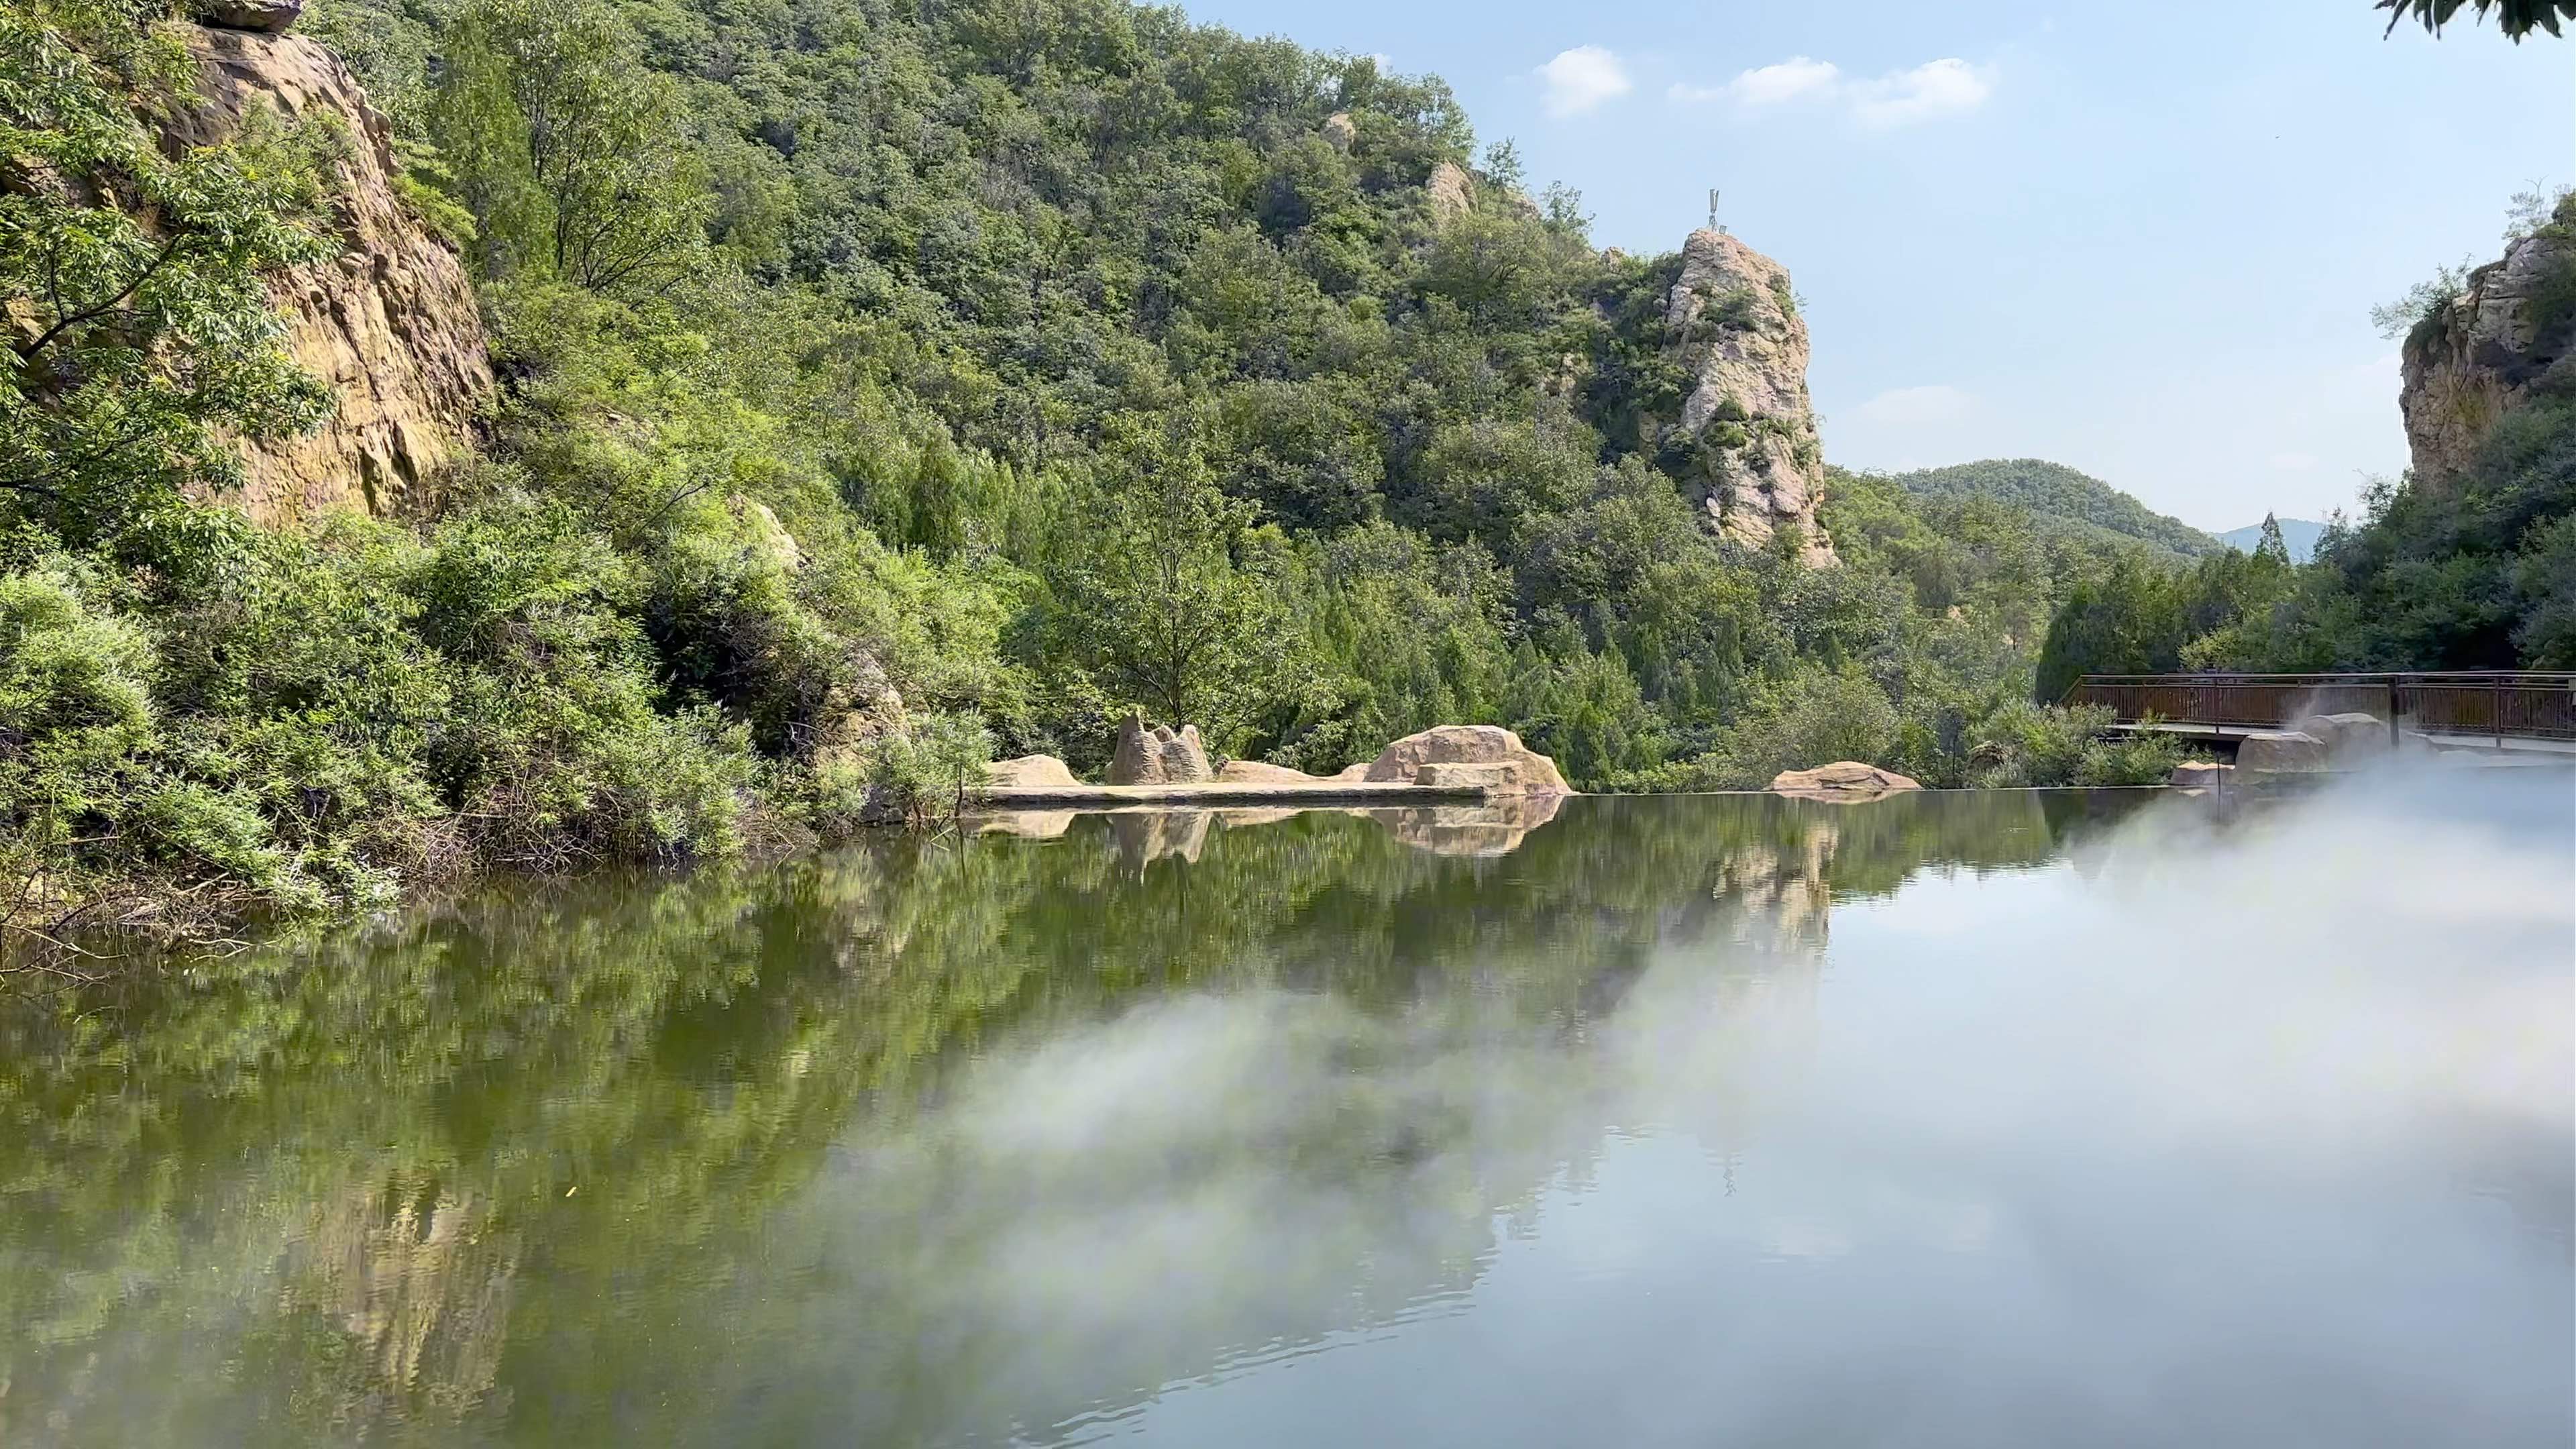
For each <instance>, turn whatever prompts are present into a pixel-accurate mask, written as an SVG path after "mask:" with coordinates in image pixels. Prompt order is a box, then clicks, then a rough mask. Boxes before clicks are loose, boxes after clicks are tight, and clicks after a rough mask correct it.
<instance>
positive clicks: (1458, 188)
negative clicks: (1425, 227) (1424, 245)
mask: <svg viewBox="0 0 2576 1449" xmlns="http://www.w3.org/2000/svg"><path fill="white" fill-rule="evenodd" d="M1422 189H1423V193H1424V195H1425V198H1426V199H1427V200H1428V201H1429V202H1430V203H1431V220H1432V222H1433V224H1434V225H1438V226H1447V225H1448V224H1449V223H1451V222H1453V221H1455V220H1457V219H1458V218H1459V217H1462V216H1465V215H1466V214H1467V213H1468V212H1469V211H1471V210H1473V209H1474V208H1475V205H1476V179H1475V178H1474V177H1472V176H1469V175H1468V174H1467V168H1466V167H1464V166H1461V165H1459V164H1458V163H1457V162H1455V161H1443V162H1441V163H1440V164H1439V165H1437V166H1434V167H1432V168H1431V179H1430V180H1429V181H1426V182H1424V183H1423V187H1422Z"/></svg>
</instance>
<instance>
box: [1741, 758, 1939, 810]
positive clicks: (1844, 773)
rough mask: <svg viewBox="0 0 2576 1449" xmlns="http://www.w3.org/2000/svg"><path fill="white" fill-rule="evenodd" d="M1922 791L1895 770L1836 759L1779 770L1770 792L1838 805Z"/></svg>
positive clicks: (1772, 778) (1917, 785)
mask: <svg viewBox="0 0 2576 1449" xmlns="http://www.w3.org/2000/svg"><path fill="white" fill-rule="evenodd" d="M1922 788H1923V786H1922V784H1921V782H1919V781H1916V780H1911V779H1908V778H1906V777H1905V776H1903V775H1900V774H1898V773H1896V772H1895V771H1894V770H1883V769H1880V768H1879V767H1878V766H1876V765H1865V764H1862V763H1861V762H1860V761H1858V760H1836V761H1835V762H1834V763H1832V764H1830V765H1818V766H1817V767H1816V768H1814V769H1812V770H1782V771H1781V772H1780V773H1779V774H1777V775H1774V776H1772V777H1771V791H1772V793H1773V794H1775V795H1795V796H1797V797H1798V798H1799V799H1802V800H1824V801H1828V802H1831V803H1833V804H1838V805H1847V804H1854V803H1858V802H1860V801H1864V800H1882V799H1885V798H1886V797H1888V796H1890V795H1894V794H1897V793H1899V792H1901V791H1905V790H1920V789H1922Z"/></svg>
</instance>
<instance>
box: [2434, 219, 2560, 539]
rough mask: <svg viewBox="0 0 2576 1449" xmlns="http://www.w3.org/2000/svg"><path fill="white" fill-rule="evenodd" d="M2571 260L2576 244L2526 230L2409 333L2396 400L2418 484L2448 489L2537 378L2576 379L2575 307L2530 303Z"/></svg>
mask: <svg viewBox="0 0 2576 1449" xmlns="http://www.w3.org/2000/svg"><path fill="white" fill-rule="evenodd" d="M2570 267H2576V243H2570V242H2568V241H2565V240H2562V239H2559V238H2554V237H2550V236H2546V235H2542V236H2531V237H2525V238H2523V239H2522V240H2521V241H2518V242H2515V243H2514V244H2513V245H2512V246H2510V247H2508V248H2507V249H2506V250H2505V254H2504V257H2503V259H2502V260H2500V261H2494V262H2489V263H2488V264H2486V265H2485V266H2483V267H2480V268H2478V269H2477V270H2476V271H2473V272H2471V273H2469V284H2468V289H2467V290H2466V291H2464V292H2462V293H2461V294H2460V295H2459V296H2457V297H2455V298H2453V299H2452V300H2451V302H2450V305H2448V306H2447V307H2444V308H2443V309H2442V310H2441V311H2440V312H2438V313H2436V314H2435V315H2434V316H2433V317H2432V319H2431V320H2429V321H2428V322H2426V323H2425V324H2424V325H2422V326H2419V327H2417V328H2416V329H2415V330H2414V331H2413V332H2411V333H2409V334H2408V335H2407V338H2406V347H2405V351H2404V352H2403V354H2402V362H2401V376H2402V379H2403V380H2402V381H2401V383H2400V384H2399V388H2398V393H2397V406H2398V410H2399V411H2400V412H2402V413H2403V414H2404V415H2405V418H2406V444H2407V448H2408V450H2409V451H2410V452H2411V453H2412V454H2413V455H2414V463H2415V482H2416V485H2417V486H2418V487H2422V488H2427V489H2432V490H2437V491H2438V490H2440V489H2442V488H2444V487H2446V486H2447V485H2448V484H2449V483H2450V482H2451V480H2452V479H2453V478H2456V477H2457V476H2458V475H2459V474H2460V472H2461V470H2462V469H2464V468H2466V467H2467V466H2468V465H2469V461H2470V460H2471V459H2472V458H2474V457H2476V455H2477V451H2478V447H2479V445H2480V444H2482V443H2484V442H2485V441H2486V437H2487V434H2488V433H2489V432H2491V431H2493V430H2494V428H2495V425H2496V423H2497V421H2498V420H2499V419H2501V418H2502V417H2503V416H2504V415H2505V414H2506V413H2508V412H2510V411H2512V410H2513V409H2514V408H2516V407H2519V406H2520V405H2521V404H2522V402H2523V400H2524V399H2526V398H2528V397H2529V396H2530V395H2531V393H2532V390H2533V389H2534V387H2535V386H2539V385H2542V384H2543V383H2544V381H2546V382H2547V383H2548V384H2549V385H2552V386H2556V385H2560V384H2564V385H2568V386H2576V358H2571V356H2570V352H2571V348H2570V345H2569V344H2570V343H2571V341H2576V315H2569V316H2564V317H2559V318H2555V319H2543V318H2540V317H2538V316H2536V315H2535V313H2536V311H2537V309H2535V308H2534V307H2533V306H2532V305H2531V301H2532V298H2533V296H2534V294H2535V293H2536V292H2539V291H2541V290H2543V289H2544V287H2545V286H2546V285H2547V284H2550V283H2551V282H2552V281H2553V280H2554V279H2557V278H2560V277H2563V276H2564V275H2565V273H2566V270H2567V269H2568V268H2570ZM2544 322H2547V323H2548V324H2549V325H2544Z"/></svg>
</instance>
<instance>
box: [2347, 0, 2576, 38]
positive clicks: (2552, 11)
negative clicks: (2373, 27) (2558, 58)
mask: <svg viewBox="0 0 2576 1449" xmlns="http://www.w3.org/2000/svg"><path fill="white" fill-rule="evenodd" d="M2463 4H2465V5H2467V6H2468V7H2469V8H2470V9H2471V10H2473V11H2474V12H2475V13H2476V15H2477V17H2478V18H2479V19H2481V20H2484V19H2485V18H2486V17H2487V16H2488V15H2489V14H2490V13H2492V14H2493V15H2494V16H2495V21H2496V28H2497V29H2498V30H2501V31H2503V32H2504V34H2505V38H2506V39H2508V40H2512V41H2514V42H2516V43H2520V41H2521V40H2522V38H2523V37H2524V36H2526V35H2529V34H2530V33H2531V32H2532V31H2533V30H2535V29H2538V30H2546V31H2548V32H2549V33H2550V34H2551V35H2556V34H2558V24H2559V21H2561V20H2562V19H2576V0H2372V5H2371V8H2372V9H2374V10H2385V11H2387V12H2388V28H2389V29H2390V30H2391V31H2394V30H2395V29H2396V28H2397V27H2398V24H2399V23H2400V22H2402V21H2404V20H2405V19H2406V18H2407V17H2408V16H2410V15H2411V16H2413V17H2414V18H2415V20H2416V21H2417V22H2418V23H2420V24H2421V25H2422V26H2423V27H2424V28H2425V29H2426V30H2428V31H2430V32H2432V33H2433V34H2435V35H2439V34H2441V33H2442V27H2443V26H2445V25H2447V24H2449V23H2450V21H2451V17H2452V16H2454V15H2457V14H2459V13H2460V8H2461V6H2462V5H2463Z"/></svg>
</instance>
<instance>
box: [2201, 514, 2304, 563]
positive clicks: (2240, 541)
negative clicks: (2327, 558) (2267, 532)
mask: <svg viewBox="0 0 2576 1449" xmlns="http://www.w3.org/2000/svg"><path fill="white" fill-rule="evenodd" d="M2275 521H2276V522H2278V523H2279V524H2280V525H2281V542H2282V544H2283V545H2284V546H2286V547H2287V548H2288V549H2289V550H2290V562H2292V563H2306V562H2307V561H2308V560H2310V559H2312V558H2315V557H2316V556H2317V540H2318V539H2321V538H2323V537H2325V536H2326V526H2325V525H2324V524H2322V523H2318V522H2316V521H2315V520H2313V519H2307V518H2280V519H2276V520H2275ZM2218 541H2219V542H2220V543H2223V544H2225V545H2227V546H2228V547H2229V548H2232V549H2236V550H2238V551H2239V552H2242V553H2252V552H2253V551H2254V545H2256V544H2258V543H2261V542H2262V541H2263V525H2261V524H2259V523H2249V524H2247V525H2245V526H2244V527H2243V528H2231V529H2229V530H2227V531H2226V532H2225V533H2222V534H2220V535H2219V536H2218Z"/></svg>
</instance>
